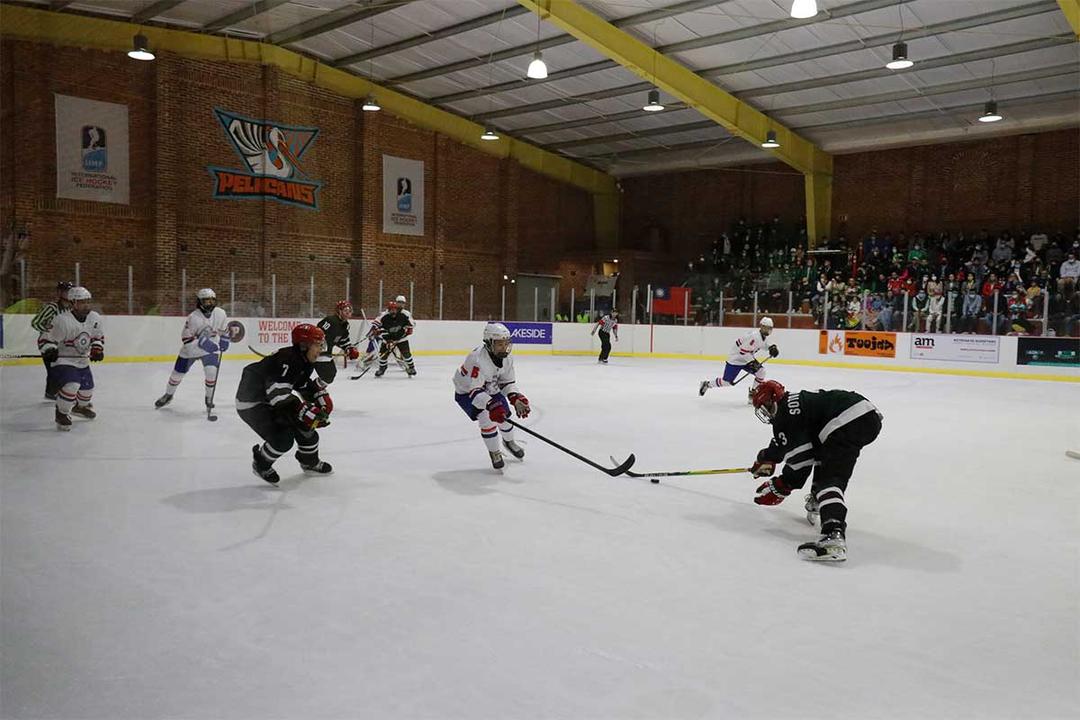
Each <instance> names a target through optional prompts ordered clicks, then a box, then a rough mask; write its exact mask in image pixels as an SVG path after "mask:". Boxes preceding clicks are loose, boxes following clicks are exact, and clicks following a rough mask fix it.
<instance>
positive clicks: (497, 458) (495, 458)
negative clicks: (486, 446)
mask: <svg viewBox="0 0 1080 720" xmlns="http://www.w3.org/2000/svg"><path fill="white" fill-rule="evenodd" d="M488 455H489V456H490V457H491V467H493V468H495V469H496V470H502V469H503V468H504V467H506V463H505V462H504V461H503V456H502V453H501V452H499V451H498V450H489V451H488Z"/></svg>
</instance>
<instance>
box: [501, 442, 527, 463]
mask: <svg viewBox="0 0 1080 720" xmlns="http://www.w3.org/2000/svg"><path fill="white" fill-rule="evenodd" d="M503 447H504V448H506V449H507V450H509V451H510V454H511V455H513V456H514V457H516V458H517V459H518V460H524V459H525V448H523V447H521V446H520V445H518V444H517V443H516V442H514V441H513V440H503Z"/></svg>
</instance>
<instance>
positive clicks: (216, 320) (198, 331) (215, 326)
mask: <svg viewBox="0 0 1080 720" xmlns="http://www.w3.org/2000/svg"><path fill="white" fill-rule="evenodd" d="M228 323H229V319H228V318H227V317H226V316H225V311H224V310H222V309H221V308H219V307H216V308H214V309H213V310H211V311H210V317H207V316H205V315H203V312H202V310H197V309H196V310H193V311H192V312H191V314H190V315H188V316H187V321H186V322H185V323H184V330H183V331H182V332H181V333H180V339H181V340H182V341H183V343H184V344H183V345H181V346H180V357H182V358H201V357H202V356H203V355H209V354H210V353H208V352H207V351H206V350H204V349H203V348H201V347H199V342H200V341H202V340H203V338H210V340H212V341H213V342H214V344H215V345H217V342H218V338H219V337H221V336H222V335H225V334H227V332H228V329H227V327H226V326H227V325H228Z"/></svg>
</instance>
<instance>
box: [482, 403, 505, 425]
mask: <svg viewBox="0 0 1080 720" xmlns="http://www.w3.org/2000/svg"><path fill="white" fill-rule="evenodd" d="M487 411H488V417H490V418H491V422H493V423H495V424H496V425H502V424H503V423H504V422H506V420H507V418H508V417H509V416H510V407H509V406H508V405H507V404H506V398H504V397H502V396H499V397H493V398H491V400H488V404H487Z"/></svg>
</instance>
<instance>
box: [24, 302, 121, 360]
mask: <svg viewBox="0 0 1080 720" xmlns="http://www.w3.org/2000/svg"><path fill="white" fill-rule="evenodd" d="M39 345H40V348H41V350H42V352H44V351H46V350H48V349H49V348H56V349H57V351H58V352H59V353H60V357H59V358H58V359H57V361H56V362H55V363H54V364H55V365H71V366H72V367H77V368H85V367H90V348H91V347H93V346H95V345H97V346H99V347H101V348H102V349H104V347H105V330H104V328H103V327H102V324H101V316H100V315H98V314H97V313H96V312H94V311H93V310H91V311H90V312H88V313H87V314H86V319H85V320H83V321H82V322H79V320H78V319H77V318H76V317H75V316H74V315H72V314H71V311H70V310H65V311H64V312H62V313H60V314H59V315H57V316H56V317H55V318H53V321H52V325H50V326H49V329H48V330H46V331H45V333H44V334H43V335H42V341H41V342H40V343H39Z"/></svg>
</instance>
